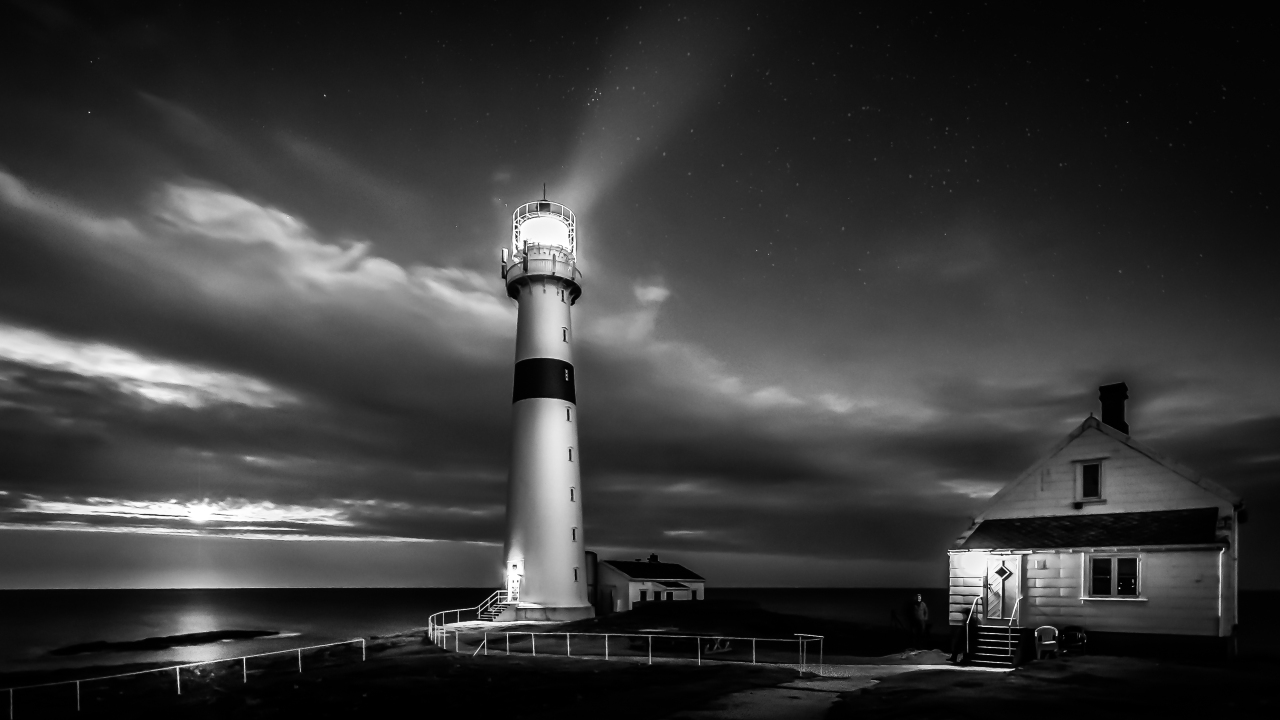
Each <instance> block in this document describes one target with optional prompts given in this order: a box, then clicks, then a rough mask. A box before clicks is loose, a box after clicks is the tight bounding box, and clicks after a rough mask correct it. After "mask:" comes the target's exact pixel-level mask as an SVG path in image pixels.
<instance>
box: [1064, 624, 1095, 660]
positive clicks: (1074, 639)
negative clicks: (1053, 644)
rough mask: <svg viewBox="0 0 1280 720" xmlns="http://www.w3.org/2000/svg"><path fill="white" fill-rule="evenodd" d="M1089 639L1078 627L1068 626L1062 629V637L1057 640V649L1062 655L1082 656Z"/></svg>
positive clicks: (1082, 629)
mask: <svg viewBox="0 0 1280 720" xmlns="http://www.w3.org/2000/svg"><path fill="white" fill-rule="evenodd" d="M1088 641H1089V637H1088V635H1087V634H1086V633H1085V631H1084V628H1082V627H1080V626H1079V625H1068V626H1066V627H1064V628H1062V636H1061V637H1060V638H1058V647H1059V649H1060V650H1061V651H1062V653H1063V654H1064V655H1076V654H1084V652H1085V648H1086V646H1087V644H1088Z"/></svg>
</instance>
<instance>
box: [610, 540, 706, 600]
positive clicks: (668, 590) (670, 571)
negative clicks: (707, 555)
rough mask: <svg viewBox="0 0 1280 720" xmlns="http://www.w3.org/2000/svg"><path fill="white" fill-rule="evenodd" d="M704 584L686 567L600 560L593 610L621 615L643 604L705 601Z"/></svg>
mask: <svg viewBox="0 0 1280 720" xmlns="http://www.w3.org/2000/svg"><path fill="white" fill-rule="evenodd" d="M706 584H707V581H706V580H705V579H704V578H703V577H702V576H701V575H699V574H697V573H695V572H693V571H692V570H690V569H689V568H686V567H685V566H683V565H678V564H676V563H665V562H658V556H657V555H650V556H649V559H648V560H647V561H646V560H602V561H600V564H599V566H598V567H597V570H596V608H597V612H600V613H601V614H604V613H610V612H624V611H627V610H630V609H632V608H633V607H635V606H636V605H638V604H640V603H645V602H664V601H678V600H705V599H706V597H707V596H706Z"/></svg>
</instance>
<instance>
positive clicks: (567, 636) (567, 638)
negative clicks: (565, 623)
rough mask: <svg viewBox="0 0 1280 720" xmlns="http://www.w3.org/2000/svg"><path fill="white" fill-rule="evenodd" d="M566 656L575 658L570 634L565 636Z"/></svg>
mask: <svg viewBox="0 0 1280 720" xmlns="http://www.w3.org/2000/svg"><path fill="white" fill-rule="evenodd" d="M564 656H565V657H573V650H572V649H571V648H570V647H569V633H565V634H564Z"/></svg>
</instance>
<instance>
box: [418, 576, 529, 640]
mask: <svg viewBox="0 0 1280 720" xmlns="http://www.w3.org/2000/svg"><path fill="white" fill-rule="evenodd" d="M506 602H510V600H509V598H508V593H507V591H506V590H495V591H493V594H492V595H490V596H489V597H487V598H485V599H484V600H483V601H481V603H480V604H479V605H476V606H475V607H473V608H461V609H458V610H441V611H440V612H438V613H435V614H433V615H431V616H430V617H428V618H427V636H428V637H430V638H431V642H433V643H435V644H437V645H440V646H441V647H443V644H442V643H443V642H447V641H448V636H447V635H445V634H444V626H445V619H446V618H447V617H448V616H449V615H450V614H452V615H453V616H454V622H462V613H475V614H476V619H477V620H478V619H480V613H482V612H484V611H485V610H488V609H489V608H490V607H492V606H494V605H496V604H498V603H506ZM468 619H470V618H468Z"/></svg>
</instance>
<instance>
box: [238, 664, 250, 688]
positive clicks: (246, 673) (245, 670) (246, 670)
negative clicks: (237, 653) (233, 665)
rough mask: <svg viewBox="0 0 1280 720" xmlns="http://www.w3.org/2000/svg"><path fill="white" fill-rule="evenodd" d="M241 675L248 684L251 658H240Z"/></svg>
mask: <svg viewBox="0 0 1280 720" xmlns="http://www.w3.org/2000/svg"><path fill="white" fill-rule="evenodd" d="M240 675H241V676H242V677H243V679H244V682H245V683H246V684H247V683H248V682H249V658H240Z"/></svg>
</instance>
